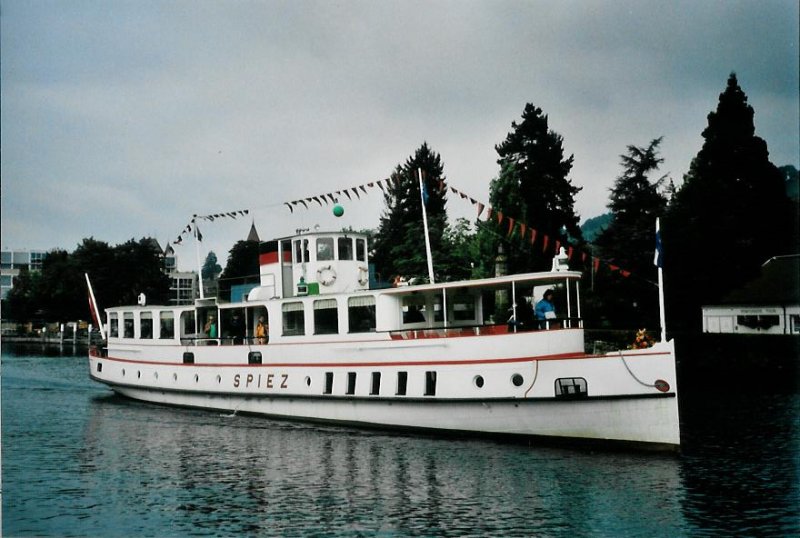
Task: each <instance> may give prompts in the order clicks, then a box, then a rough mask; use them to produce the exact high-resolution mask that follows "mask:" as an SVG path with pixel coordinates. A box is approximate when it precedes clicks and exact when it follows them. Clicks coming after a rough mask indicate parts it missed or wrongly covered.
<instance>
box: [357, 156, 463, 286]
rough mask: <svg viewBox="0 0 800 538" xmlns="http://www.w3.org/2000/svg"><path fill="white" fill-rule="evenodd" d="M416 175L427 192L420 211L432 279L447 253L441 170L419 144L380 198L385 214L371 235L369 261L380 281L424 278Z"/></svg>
mask: <svg viewBox="0 0 800 538" xmlns="http://www.w3.org/2000/svg"><path fill="white" fill-rule="evenodd" d="M418 169H422V171H423V175H424V184H425V189H426V191H427V203H426V205H425V209H426V211H427V215H428V230H429V234H430V241H431V250H432V252H433V261H434V271H435V272H436V273H437V274H438V273H439V272H440V270H441V268H442V267H443V264H445V263H446V262H447V259H448V258H449V253H448V250H449V249H447V248H446V243H445V240H444V233H445V231H446V229H447V214H446V211H445V205H446V204H447V198H446V194H447V192H446V189H443V188H440V187H441V185H443V182H444V180H445V177H444V173H443V171H444V167H443V165H442V161H441V157H440V156H439V154H438V153H436V152H434V151H433V150H431V148H430V147H429V146H428V144H427V143H423V144H422V146H420V147H419V148H418V149H417V150H416V151H415V152H414V155H412V156H410V157H409V158H408V159H407V160H406V162H405V163H404V164H402V165H397V167H396V168H395V171H394V173H393V174H392V176H391V181H389V186H388V188H387V190H386V193H385V195H384V201H385V203H386V210H385V211H384V213H383V215H382V216H381V220H380V226H379V228H378V231H377V232H376V234H375V238H374V243H373V245H374V249H373V253H372V255H371V260H372V261H373V262H374V263H375V267H376V270H377V272H378V273H379V274H380V277H381V279H382V280H383V281H389V280H390V279H391V278H392V277H393V276H395V275H402V276H404V277H406V278H411V277H422V278H427V275H428V269H427V260H426V255H425V235H424V230H423V223H422V201H421V198H420V191H419V179H418V176H417V173H418V172H417V170H418Z"/></svg>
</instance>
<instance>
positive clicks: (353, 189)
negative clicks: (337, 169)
mask: <svg viewBox="0 0 800 538" xmlns="http://www.w3.org/2000/svg"><path fill="white" fill-rule="evenodd" d="M350 190H351V191H353V192H354V193H355V195H356V197H357V198H358V199H359V200H361V195H360V194H358V188H356V187H351V188H350Z"/></svg>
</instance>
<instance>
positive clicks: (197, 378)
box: [194, 374, 200, 383]
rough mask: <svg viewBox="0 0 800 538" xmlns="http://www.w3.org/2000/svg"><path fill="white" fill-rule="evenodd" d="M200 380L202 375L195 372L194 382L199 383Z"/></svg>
mask: <svg viewBox="0 0 800 538" xmlns="http://www.w3.org/2000/svg"><path fill="white" fill-rule="evenodd" d="M198 381H200V376H199V375H197V374H194V382H195V383H197V382H198Z"/></svg>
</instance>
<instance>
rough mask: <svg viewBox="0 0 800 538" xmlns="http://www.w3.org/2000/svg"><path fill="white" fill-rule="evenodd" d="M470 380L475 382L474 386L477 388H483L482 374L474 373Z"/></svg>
mask: <svg viewBox="0 0 800 538" xmlns="http://www.w3.org/2000/svg"><path fill="white" fill-rule="evenodd" d="M472 382H473V383H475V386H476V387H478V388H479V389H480V388H483V376H482V375H476V376H475V377H474V378H473V379H472Z"/></svg>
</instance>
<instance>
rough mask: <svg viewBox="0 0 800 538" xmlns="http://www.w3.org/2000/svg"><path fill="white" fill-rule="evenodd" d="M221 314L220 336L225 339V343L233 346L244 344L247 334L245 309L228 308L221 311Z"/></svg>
mask: <svg viewBox="0 0 800 538" xmlns="http://www.w3.org/2000/svg"><path fill="white" fill-rule="evenodd" d="M219 314H220V323H221V324H220V329H221V332H220V334H221V335H222V338H224V339H225V340H224V343H226V344H233V345H242V344H244V337H245V333H246V332H247V327H245V321H244V318H245V314H244V308H226V309H223V310H220V311H219Z"/></svg>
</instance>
